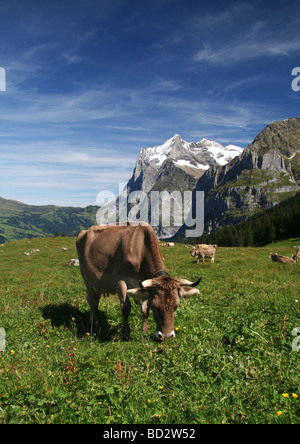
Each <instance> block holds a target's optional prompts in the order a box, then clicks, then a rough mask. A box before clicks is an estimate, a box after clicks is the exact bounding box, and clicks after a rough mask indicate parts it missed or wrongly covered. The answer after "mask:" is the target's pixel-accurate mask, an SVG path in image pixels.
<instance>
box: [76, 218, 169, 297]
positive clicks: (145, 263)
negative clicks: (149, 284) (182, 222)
mask: <svg viewBox="0 0 300 444" xmlns="http://www.w3.org/2000/svg"><path fill="white" fill-rule="evenodd" d="M76 246H77V251H78V256H79V261H80V267H81V272H82V275H83V277H84V279H85V281H88V282H89V284H91V285H92V286H93V287H94V288H96V287H97V288H98V287H99V286H100V287H102V288H103V289H104V288H105V289H106V290H109V288H108V287H109V286H111V288H110V290H111V291H113V287H114V286H115V281H116V280H117V279H118V278H119V277H120V276H128V277H138V278H139V279H146V278H148V277H149V276H148V275H149V273H150V274H151V272H152V269H154V268H155V264H158V263H159V265H160V268H164V266H163V262H162V258H161V252H160V249H159V244H158V241H157V238H156V235H155V233H154V231H153V229H152V227H151V226H149V225H145V226H141V225H138V226H132V225H130V224H127V225H125V226H123V225H115V226H108V225H106V226H93V227H91V228H90V229H89V230H85V231H82V232H81V233H80V234H79V235H78V238H77V242H76ZM153 262H154V263H155V264H154V265H153ZM153 267H154V268H153Z"/></svg>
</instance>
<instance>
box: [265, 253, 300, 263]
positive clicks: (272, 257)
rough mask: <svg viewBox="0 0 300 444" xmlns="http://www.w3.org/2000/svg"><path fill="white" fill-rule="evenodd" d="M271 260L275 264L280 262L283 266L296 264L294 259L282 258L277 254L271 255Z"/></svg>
mask: <svg viewBox="0 0 300 444" xmlns="http://www.w3.org/2000/svg"><path fill="white" fill-rule="evenodd" d="M269 258H270V259H272V261H273V262H280V263H282V264H295V263H296V261H295V260H294V259H292V258H291V257H287V256H280V255H279V254H277V253H270V256H269Z"/></svg>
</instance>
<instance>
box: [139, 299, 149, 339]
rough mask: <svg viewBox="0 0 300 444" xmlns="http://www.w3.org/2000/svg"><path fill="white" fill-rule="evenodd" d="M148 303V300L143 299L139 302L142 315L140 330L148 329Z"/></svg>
mask: <svg viewBox="0 0 300 444" xmlns="http://www.w3.org/2000/svg"><path fill="white" fill-rule="evenodd" d="M149 309H150V307H149V304H148V301H144V302H143V303H142V304H141V315H142V330H143V332H144V333H147V331H148V329H149V324H148V318H149Z"/></svg>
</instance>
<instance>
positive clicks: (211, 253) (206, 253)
mask: <svg viewBox="0 0 300 444" xmlns="http://www.w3.org/2000/svg"><path fill="white" fill-rule="evenodd" d="M190 253H191V256H193V257H197V258H198V260H197V264H198V263H199V262H200V257H202V262H204V259H205V258H206V257H210V258H211V260H210V261H211V262H212V263H214V262H215V254H216V249H215V247H212V246H209V245H205V244H202V245H201V246H198V247H197V248H196V249H193V250H191V252H190Z"/></svg>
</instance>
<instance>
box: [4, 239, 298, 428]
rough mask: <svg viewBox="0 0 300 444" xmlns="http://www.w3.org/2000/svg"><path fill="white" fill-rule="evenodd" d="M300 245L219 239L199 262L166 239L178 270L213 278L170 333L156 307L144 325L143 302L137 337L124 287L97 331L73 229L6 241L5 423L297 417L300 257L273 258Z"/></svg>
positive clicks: (185, 305) (167, 255) (105, 306)
mask: <svg viewBox="0 0 300 444" xmlns="http://www.w3.org/2000/svg"><path fill="white" fill-rule="evenodd" d="M299 243H300V239H291V240H288V241H285V242H281V243H277V244H273V245H268V246H266V247H261V248H225V247H224V248H222V247H218V248H217V252H216V257H215V263H211V262H210V260H208V259H206V260H205V263H201V262H200V263H199V264H197V263H196V259H195V258H193V257H191V255H190V253H189V248H185V246H184V245H182V244H175V247H174V248H168V247H162V250H163V256H164V259H165V264H166V266H167V268H168V271H169V273H170V275H171V276H174V277H185V278H186V279H190V280H195V279H196V278H198V277H199V276H201V275H202V276H203V279H202V282H201V283H200V285H199V290H200V295H198V296H195V297H193V298H191V299H187V300H184V301H182V302H181V305H180V307H179V308H178V309H177V312H176V318H175V328H176V337H175V338H173V339H168V340H164V341H162V342H157V341H155V339H154V330H155V323H154V321H153V318H152V314H150V317H149V325H150V328H149V332H148V333H147V334H144V333H142V331H141V320H140V313H139V307H138V306H136V305H135V304H134V303H133V302H132V310H131V315H130V318H129V322H130V327H131V340H130V341H128V342H121V341H120V340H119V335H120V330H121V325H122V316H121V312H120V305H119V300H118V297H117V295H110V296H109V297H102V298H101V300H100V305H99V308H100V312H99V324H100V326H101V329H100V331H99V334H98V336H94V335H91V334H90V328H89V322H88V320H89V306H88V304H87V302H86V300H85V285H84V283H83V280H82V277H81V274H80V270H79V267H70V266H68V262H69V261H70V259H72V258H76V257H77V254H76V247H75V238H67V237H63V238H62V237H56V238H35V239H32V240H27V239H26V240H21V241H15V242H10V243H7V244H4V245H3V246H1V247H0V279H1V285H0V327H1V328H2V329H4V330H5V334H6V347H5V350H4V351H0V423H4V424H5V423H101V424H121V423H124V424H203V423H209V424H211V423H299V422H300V420H299V418H300V381H299V374H300V359H299V358H300V352H299V351H297V350H299V349H300V331H299V333H297V331H296V330H295V329H297V328H298V327H300V316H299V307H300V287H299V276H300V265H299V263H298V264H289V265H287V264H280V263H274V262H272V261H271V259H269V253H270V251H276V252H278V253H280V254H282V255H285V256H292V255H293V254H294V253H295V250H294V249H293V246H294V245H299ZM62 248H64V249H63V250H62ZM37 250H39V251H37ZM25 252H27V253H29V254H27V255H25V254H24V253H25ZM295 332H296V335H295ZM297 335H298V336H297Z"/></svg>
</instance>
